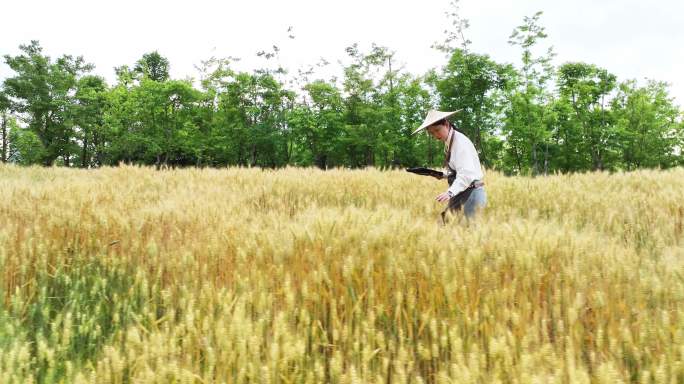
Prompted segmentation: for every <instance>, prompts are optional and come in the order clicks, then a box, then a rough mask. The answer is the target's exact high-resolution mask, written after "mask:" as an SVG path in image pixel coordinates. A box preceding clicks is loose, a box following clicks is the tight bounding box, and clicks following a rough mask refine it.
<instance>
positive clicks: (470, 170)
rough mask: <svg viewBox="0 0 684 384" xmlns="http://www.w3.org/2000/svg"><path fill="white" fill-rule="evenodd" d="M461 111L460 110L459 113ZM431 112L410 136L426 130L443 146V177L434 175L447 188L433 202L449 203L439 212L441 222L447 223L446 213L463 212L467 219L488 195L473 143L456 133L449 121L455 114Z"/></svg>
mask: <svg viewBox="0 0 684 384" xmlns="http://www.w3.org/2000/svg"><path fill="white" fill-rule="evenodd" d="M459 111H460V110H459ZM459 111H453V112H442V111H435V110H431V111H429V112H428V114H427V116H426V117H425V120H424V121H423V124H421V125H420V127H418V128H417V129H416V130H415V131H413V134H414V135H415V134H416V133H418V132H421V131H423V130H426V131H427V133H428V134H429V135H430V136H432V137H433V138H435V139H437V140H439V141H442V142H443V143H444V153H445V160H444V167H445V168H446V174H442V175H436V176H435V177H437V178H438V179H441V178H444V177H446V179H447V181H448V183H449V188H448V189H447V190H446V191H445V192H443V193H441V194H439V195H438V196H437V197H436V198H435V199H436V200H437V201H439V202H440V203H443V202H446V201H448V204H447V207H446V209H444V211H443V212H442V220H443V221H444V222H446V214H447V212H455V211H460V210H461V209H463V212H464V213H465V216H466V217H467V218H468V219H471V218H473V217H474V216H475V215H476V213H477V212H478V211H479V210H481V209H482V208H484V207H485V206H486V205H487V192H486V191H485V189H484V182H483V177H484V174H483V172H482V167H481V166H480V157H479V156H478V155H477V151H476V150H475V146H474V145H473V142H472V141H470V139H468V137H467V136H466V135H464V134H463V133H461V132H460V131H458V130H456V128H455V127H454V125H453V124H452V123H451V122H450V121H449V120H448V118H449V117H451V116H452V115H454V114H455V113H458V112H459Z"/></svg>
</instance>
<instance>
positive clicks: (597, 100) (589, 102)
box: [557, 63, 617, 170]
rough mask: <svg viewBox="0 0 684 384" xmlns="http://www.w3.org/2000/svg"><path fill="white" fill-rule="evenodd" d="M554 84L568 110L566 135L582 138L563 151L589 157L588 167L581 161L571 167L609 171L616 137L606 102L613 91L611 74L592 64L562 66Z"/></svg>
mask: <svg viewBox="0 0 684 384" xmlns="http://www.w3.org/2000/svg"><path fill="white" fill-rule="evenodd" d="M557 83H558V87H559V93H560V97H561V98H562V99H564V100H565V101H566V102H567V103H568V104H569V105H570V106H571V107H572V111H573V114H572V115H571V116H572V118H571V120H574V124H570V125H568V127H570V128H571V129H573V131H572V132H571V133H570V135H575V136H576V137H581V138H582V140H581V141H579V142H577V141H575V142H574V143H575V144H578V146H577V147H575V148H573V149H567V150H573V151H576V152H579V153H582V154H588V155H589V158H588V160H589V164H587V162H583V163H581V164H578V166H576V167H573V168H575V169H587V168H590V169H593V170H603V169H606V168H611V165H612V163H613V162H614V161H613V160H612V158H613V157H614V156H613V153H614V149H615V146H616V143H615V141H616V139H617V138H616V132H615V128H614V124H613V123H612V120H613V119H612V113H611V111H610V109H609V105H608V103H607V101H606V99H607V98H608V97H610V94H611V92H612V91H613V90H614V89H615V85H616V77H615V75H613V74H610V73H609V72H608V71H607V70H605V69H602V68H598V67H596V66H595V65H590V64H585V63H566V64H563V65H562V66H561V67H560V68H559V70H558V81H557ZM565 144H566V145H570V143H565ZM567 150H566V151H567Z"/></svg>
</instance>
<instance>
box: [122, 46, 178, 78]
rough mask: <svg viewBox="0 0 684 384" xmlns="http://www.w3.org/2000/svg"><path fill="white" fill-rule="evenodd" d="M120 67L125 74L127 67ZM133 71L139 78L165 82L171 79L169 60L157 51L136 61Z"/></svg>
mask: <svg viewBox="0 0 684 384" xmlns="http://www.w3.org/2000/svg"><path fill="white" fill-rule="evenodd" d="M120 68H121V70H120V73H121V74H122V75H123V74H125V72H124V70H125V69H127V67H120ZM133 73H136V74H137V75H138V76H139V78H147V79H150V80H153V81H159V82H164V81H166V80H168V79H169V60H168V59H167V58H165V57H164V56H162V55H160V54H159V52H157V51H154V52H150V53H146V54H144V55H143V57H142V58H141V59H140V60H138V61H137V62H136V63H135V66H134V67H133Z"/></svg>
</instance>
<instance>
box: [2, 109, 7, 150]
mask: <svg viewBox="0 0 684 384" xmlns="http://www.w3.org/2000/svg"><path fill="white" fill-rule="evenodd" d="M2 162H3V163H6V162H7V113H5V112H3V113H2Z"/></svg>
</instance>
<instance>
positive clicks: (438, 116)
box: [412, 109, 461, 135]
mask: <svg viewBox="0 0 684 384" xmlns="http://www.w3.org/2000/svg"><path fill="white" fill-rule="evenodd" d="M460 111H461V110H460V109H459V110H456V111H453V112H443V111H435V110H434V109H433V110H430V111H428V114H427V116H425V120H423V124H421V125H420V127H418V128H416V130H415V131H413V133H412V135H415V134H416V133H418V132H420V131H422V130H423V129H425V128H427V127H429V126H431V125H432V124H434V123H436V122H438V121H440V120H442V119H446V118H447V117H450V116H451V115H453V114H454V113H457V112H460Z"/></svg>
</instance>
